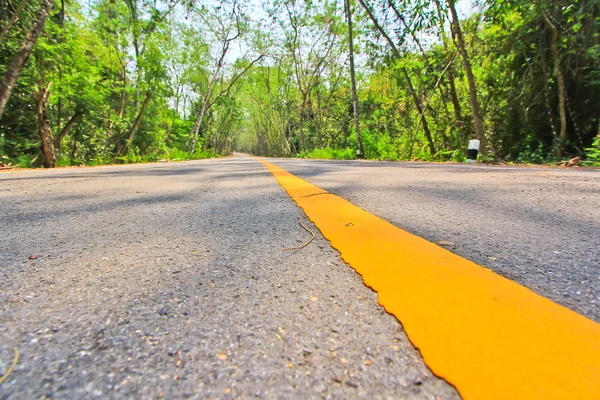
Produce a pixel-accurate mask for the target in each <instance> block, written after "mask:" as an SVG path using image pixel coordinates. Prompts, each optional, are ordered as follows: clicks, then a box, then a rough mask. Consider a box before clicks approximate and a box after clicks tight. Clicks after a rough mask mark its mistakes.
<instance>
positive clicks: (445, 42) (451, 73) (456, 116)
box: [435, 0, 467, 139]
mask: <svg viewBox="0 0 600 400" xmlns="http://www.w3.org/2000/svg"><path fill="white" fill-rule="evenodd" d="M435 5H436V8H437V15H438V20H439V23H440V35H441V37H442V44H443V45H444V50H446V52H448V37H447V36H446V32H445V30H444V19H443V18H442V7H441V6H440V2H439V0H435ZM446 76H447V78H448V86H449V89H450V99H451V100H452V107H453V108H454V123H455V124H456V126H458V127H459V128H460V130H461V131H463V134H464V135H465V137H464V139H467V137H466V132H464V123H463V120H462V113H461V111H460V108H461V107H460V102H459V101H458V95H457V94H456V85H455V83H454V82H455V76H454V68H453V66H452V64H451V65H450V67H449V68H448V70H447V71H446Z"/></svg>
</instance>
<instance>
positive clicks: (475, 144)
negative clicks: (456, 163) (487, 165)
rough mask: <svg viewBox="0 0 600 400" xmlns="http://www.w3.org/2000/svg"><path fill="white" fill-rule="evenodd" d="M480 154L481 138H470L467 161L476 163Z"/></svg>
mask: <svg viewBox="0 0 600 400" xmlns="http://www.w3.org/2000/svg"><path fill="white" fill-rule="evenodd" d="M478 154H479V140H477V139H473V140H469V147H468V148H467V162H468V163H474V162H475V161H476V160H477V155H478Z"/></svg>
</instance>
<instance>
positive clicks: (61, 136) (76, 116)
mask: <svg viewBox="0 0 600 400" xmlns="http://www.w3.org/2000/svg"><path fill="white" fill-rule="evenodd" d="M83 114H84V112H83V111H77V112H76V113H75V114H73V116H72V117H71V118H70V119H69V120H68V121H67V123H66V124H65V126H64V127H63V128H62V129H61V131H60V133H59V134H58V136H57V137H56V138H55V139H54V147H55V148H56V150H58V151H60V150H61V148H62V141H63V139H64V138H65V136H67V135H68V134H69V131H70V130H71V128H73V126H74V125H75V123H76V122H77V121H79V120H80V119H81V118H82V117H83Z"/></svg>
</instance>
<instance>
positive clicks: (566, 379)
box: [263, 161, 600, 399]
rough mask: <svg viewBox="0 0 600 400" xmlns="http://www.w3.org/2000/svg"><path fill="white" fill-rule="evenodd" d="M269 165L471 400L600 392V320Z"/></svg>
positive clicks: (430, 360)
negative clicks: (543, 295)
mask: <svg viewBox="0 0 600 400" xmlns="http://www.w3.org/2000/svg"><path fill="white" fill-rule="evenodd" d="M263 164H264V165H265V166H266V167H267V168H268V169H269V170H270V171H271V172H272V173H273V175H274V176H275V178H276V179H277V180H278V181H279V183H280V184H281V185H282V186H283V188H284V189H285V190H286V191H287V192H288V194H289V195H290V196H291V197H292V199H293V200H294V201H295V202H296V203H297V204H298V205H299V206H300V207H301V208H302V209H303V210H304V212H305V213H306V215H307V216H308V218H309V219H310V220H311V221H312V222H313V223H314V224H315V225H316V226H317V227H318V228H319V229H320V231H321V232H322V233H323V236H325V238H327V239H328V240H329V241H331V245H332V246H333V247H334V248H335V249H337V250H338V251H339V252H340V253H341V257H342V258H343V260H344V261H345V262H346V263H348V264H349V265H350V266H351V267H352V268H354V269H355V270H356V271H357V272H358V273H359V274H360V275H362V277H363V280H364V282H365V284H366V285H367V286H369V287H371V288H372V289H373V290H375V291H376V292H377V293H378V296H379V304H381V305H382V306H383V307H384V308H385V310H386V311H387V312H389V313H390V314H393V315H394V316H396V318H398V320H399V321H400V322H401V323H402V325H403V327H404V329H405V331H406V333H407V334H408V337H409V338H410V340H411V342H412V343H413V344H414V345H415V346H416V347H417V348H418V349H419V350H420V351H421V354H422V356H423V359H424V360H425V363H426V364H427V365H428V366H429V368H431V370H432V371H433V372H434V373H435V374H436V375H438V376H440V377H442V378H444V379H445V380H447V381H448V382H449V383H451V384H452V385H454V386H455V387H456V388H457V389H458V391H459V392H460V394H461V395H462V396H463V398H465V399H597V398H600V325H599V324H597V323H595V322H594V321H591V320H589V319H587V318H585V317H583V316H581V315H579V314H577V313H575V312H573V311H571V310H569V309H567V308H565V307H563V306H560V305H558V304H556V303H553V302H552V301H550V300H548V299H546V298H544V297H542V296H540V295H538V294H536V293H534V292H532V291H531V290H529V289H527V288H525V287H523V286H521V285H519V284H517V283H515V282H513V281H511V280H508V279H506V278H503V277H502V276H500V275H497V274H495V273H494V272H492V271H490V270H489V269H486V268H484V267H482V266H479V265H477V264H475V263H473V262H471V261H469V260H466V259H464V258H462V257H459V256H457V255H455V254H453V253H451V252H449V251H447V250H445V249H443V248H441V247H439V246H437V245H435V244H433V243H430V242H428V241H426V240H424V239H422V238H420V237H418V236H415V235H412V234H410V233H408V232H406V231H404V230H402V229H400V228H398V227H396V226H394V225H392V224H390V223H388V222H386V221H384V220H382V219H380V218H378V217H376V216H374V215H372V214H369V213H368V212H366V211H364V210H362V209H360V208H358V207H356V206H354V205H353V204H351V203H350V202H348V201H346V200H344V199H342V198H340V197H338V196H335V195H332V194H329V193H327V192H326V191H324V190H322V189H320V188H318V187H316V186H314V185H312V184H310V183H308V182H306V181H304V180H302V179H300V178H298V177H296V176H294V175H291V174H290V173H288V172H286V171H285V170H283V169H281V168H280V167H278V166H276V165H273V164H270V163H268V162H264V161H263Z"/></svg>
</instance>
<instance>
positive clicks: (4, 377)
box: [0, 347, 19, 385]
mask: <svg viewBox="0 0 600 400" xmlns="http://www.w3.org/2000/svg"><path fill="white" fill-rule="evenodd" d="M13 351H14V352H15V359H14V360H13V362H12V365H11V366H10V368H8V370H7V371H6V373H5V374H4V375H2V378H0V385H2V383H4V381H5V380H6V378H8V376H9V375H10V374H11V373H12V372H13V369H15V367H16V366H17V363H18V362H19V350H18V349H17V348H16V347H13Z"/></svg>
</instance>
